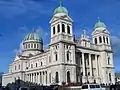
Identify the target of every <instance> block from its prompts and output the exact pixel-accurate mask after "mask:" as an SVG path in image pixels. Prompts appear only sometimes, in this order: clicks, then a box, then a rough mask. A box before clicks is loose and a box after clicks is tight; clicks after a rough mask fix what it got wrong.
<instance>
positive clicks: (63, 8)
mask: <svg viewBox="0 0 120 90" xmlns="http://www.w3.org/2000/svg"><path fill="white" fill-rule="evenodd" d="M57 13H65V14H68V11H67V9H66V8H65V7H63V6H62V5H60V6H59V7H57V8H56V9H55V11H54V14H57Z"/></svg>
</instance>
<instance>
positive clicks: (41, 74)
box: [40, 72, 42, 84]
mask: <svg viewBox="0 0 120 90" xmlns="http://www.w3.org/2000/svg"><path fill="white" fill-rule="evenodd" d="M40 84H42V72H40Z"/></svg>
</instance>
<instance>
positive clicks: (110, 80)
mask: <svg viewBox="0 0 120 90" xmlns="http://www.w3.org/2000/svg"><path fill="white" fill-rule="evenodd" d="M109 80H110V81H111V73H109Z"/></svg>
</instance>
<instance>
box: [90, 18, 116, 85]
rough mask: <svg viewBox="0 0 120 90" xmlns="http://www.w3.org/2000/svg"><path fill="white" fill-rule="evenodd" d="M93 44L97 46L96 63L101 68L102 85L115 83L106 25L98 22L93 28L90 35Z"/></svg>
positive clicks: (111, 52)
mask: <svg viewBox="0 0 120 90" xmlns="http://www.w3.org/2000/svg"><path fill="white" fill-rule="evenodd" d="M92 39H93V44H94V45H95V46H97V48H98V49H99V51H100V56H99V57H98V62H100V64H99V67H101V68H100V69H101V71H102V72H101V73H102V74H101V77H104V78H105V79H104V80H103V81H102V82H104V83H113V84H114V83H115V71H114V63H113V51H112V48H111V44H110V33H109V31H108V29H107V27H106V25H105V24H104V23H103V22H101V21H100V19H99V18H98V22H97V23H96V24H95V26H94V31H93V33H92Z"/></svg>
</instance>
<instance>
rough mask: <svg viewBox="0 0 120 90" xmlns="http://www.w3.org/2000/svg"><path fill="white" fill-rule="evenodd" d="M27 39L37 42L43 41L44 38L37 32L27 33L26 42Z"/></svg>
mask: <svg viewBox="0 0 120 90" xmlns="http://www.w3.org/2000/svg"><path fill="white" fill-rule="evenodd" d="M26 41H36V42H40V43H43V40H42V38H41V37H40V36H39V35H38V34H37V33H36V32H32V33H29V34H27V35H26V36H25V38H24V42H26Z"/></svg>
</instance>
